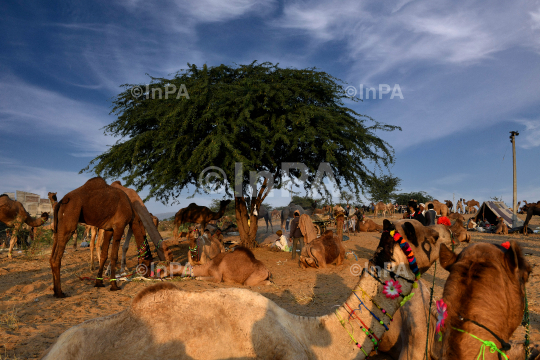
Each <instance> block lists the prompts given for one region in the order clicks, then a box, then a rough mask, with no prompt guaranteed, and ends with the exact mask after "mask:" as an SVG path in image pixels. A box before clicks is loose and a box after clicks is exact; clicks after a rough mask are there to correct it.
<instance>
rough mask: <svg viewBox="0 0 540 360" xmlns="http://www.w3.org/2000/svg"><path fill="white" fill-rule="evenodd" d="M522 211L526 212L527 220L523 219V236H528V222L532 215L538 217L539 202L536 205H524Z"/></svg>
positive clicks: (539, 210)
mask: <svg viewBox="0 0 540 360" xmlns="http://www.w3.org/2000/svg"><path fill="white" fill-rule="evenodd" d="M523 210H524V211H525V212H527V218H525V223H524V224H523V234H525V235H529V231H528V230H527V228H528V226H529V221H531V218H532V217H533V215H537V216H540V201H538V202H537V203H536V204H534V203H529V204H525V205H524V206H523Z"/></svg>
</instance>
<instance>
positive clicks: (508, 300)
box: [438, 241, 532, 359]
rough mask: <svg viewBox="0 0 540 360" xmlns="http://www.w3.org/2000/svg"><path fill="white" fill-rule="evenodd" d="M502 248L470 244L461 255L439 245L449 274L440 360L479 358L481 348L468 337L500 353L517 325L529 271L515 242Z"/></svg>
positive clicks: (442, 259) (446, 286)
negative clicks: (488, 345)
mask: <svg viewBox="0 0 540 360" xmlns="http://www.w3.org/2000/svg"><path fill="white" fill-rule="evenodd" d="M503 245H505V246H504V247H503V246H496V245H492V244H486V243H479V244H473V245H470V246H468V247H467V248H466V249H464V250H463V251H462V252H461V253H460V254H459V256H458V255H456V254H454V253H453V252H452V251H450V250H448V248H446V247H445V246H441V252H440V258H441V265H442V267H443V268H445V269H446V270H448V271H449V272H450V275H449V276H448V279H447V280H446V284H445V286H444V292H443V299H444V301H445V303H446V305H447V307H448V318H447V319H446V320H445V326H444V329H443V338H442V343H440V344H438V345H439V354H440V355H442V357H443V358H448V359H473V358H475V357H476V356H478V353H479V351H480V346H481V345H482V344H481V343H480V342H479V340H476V339H474V338H473V337H472V336H470V335H469V334H473V335H474V336H476V337H478V338H480V339H482V340H487V341H492V342H494V343H495V344H496V346H497V348H499V349H501V348H503V347H504V343H502V341H504V342H508V340H509V339H510V337H511V336H512V334H513V333H514V331H515V330H516V328H517V327H518V326H519V325H520V324H521V320H522V318H523V310H524V306H525V301H524V289H525V283H527V281H528V280H529V274H530V272H531V271H532V267H531V266H530V265H529V263H528V262H527V260H526V259H525V257H524V256H523V255H522V253H521V248H520V247H519V245H518V244H517V242H516V241H511V242H507V243H505V244H503ZM494 314H496V316H494ZM468 319H472V320H473V321H471V320H468ZM478 324H480V325H482V326H484V327H482V326H479V325H478ZM486 328H487V329H489V331H488V330H487V329H486ZM456 329H459V330H462V331H465V332H467V333H464V332H461V331H459V330H456ZM494 334H496V336H494ZM497 337H498V338H497ZM496 356H497V355H496V354H493V355H492V356H491V357H489V358H490V359H495V358H496Z"/></svg>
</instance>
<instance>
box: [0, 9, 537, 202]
mask: <svg viewBox="0 0 540 360" xmlns="http://www.w3.org/2000/svg"><path fill="white" fill-rule="evenodd" d="M0 19H1V21H0V28H1V31H2V36H1V37H0V48H1V49H2V51H1V52H0V86H1V88H2V89H3V92H2V96H0V134H1V138H0V139H1V141H0V169H1V170H0V192H9V191H15V190H25V191H31V192H36V193H38V194H40V195H42V196H46V194H47V192H48V191H54V192H58V194H59V195H60V196H62V195H64V194H65V193H67V192H68V191H70V190H73V189H74V188H76V187H78V186H80V185H82V184H83V183H84V182H85V181H86V180H87V179H88V178H89V177H91V175H90V174H83V175H79V174H78V172H79V170H80V169H82V168H84V167H85V166H86V165H87V164H88V162H89V161H90V160H91V159H92V158H93V157H95V156H96V155H98V154H100V153H101V152H103V151H104V150H106V148H107V145H110V144H112V143H113V141H114V139H112V138H110V137H106V136H104V135H103V130H102V129H101V128H102V127H103V126H105V125H106V124H108V123H110V122H112V121H113V120H114V118H113V117H112V116H111V115H109V111H110V105H111V98H113V97H114V96H115V95H116V94H118V93H119V91H120V90H121V89H120V87H119V86H120V85H122V84H125V83H145V82H147V81H148V77H147V76H146V75H145V74H146V73H148V74H150V75H152V76H156V77H160V76H167V75H168V74H171V73H174V72H176V71H177V70H179V69H182V68H185V67H186V64H187V63H188V62H189V63H193V64H196V65H199V66H202V65H203V64H205V63H206V64H208V65H210V66H213V65H219V64H222V63H223V64H229V65H232V64H233V63H240V64H245V63H250V62H252V61H253V60H258V61H270V62H274V63H277V62H279V63H280V65H281V66H292V67H297V68H305V67H313V66H315V67H317V68H319V69H321V70H323V71H326V72H328V73H330V74H332V75H334V76H336V77H338V78H340V79H342V80H344V81H345V82H347V83H348V84H349V85H350V86H354V87H355V88H356V89H357V92H358V91H359V90H360V84H363V86H364V89H365V88H367V87H375V88H378V87H379V84H388V85H390V87H391V88H393V87H394V86H395V85H396V84H398V85H399V88H400V90H401V92H402V95H403V98H402V99H401V98H400V97H394V98H393V99H390V94H386V95H383V96H382V99H378V98H377V99H369V100H364V101H363V102H361V103H352V102H351V104H350V106H351V107H352V108H354V109H355V110H357V111H358V112H360V113H362V114H367V115H369V116H371V117H373V118H374V119H376V120H377V121H380V122H384V123H388V124H393V125H398V126H401V127H402V128H403V131H401V132H394V133H390V134H388V133H381V134H380V135H381V137H383V138H384V139H385V140H387V141H389V142H390V143H391V144H392V146H393V147H394V148H395V150H396V164H395V165H394V166H393V167H392V168H391V169H390V170H391V172H392V173H393V174H394V175H396V176H398V177H400V178H401V179H402V180H403V182H402V186H401V189H402V190H403V191H418V190H425V191H427V192H428V193H430V194H431V195H433V196H435V197H436V198H438V199H439V200H443V199H451V198H452V196H453V194H454V193H455V196H456V198H460V197H464V198H467V199H469V198H473V197H474V198H475V199H477V200H480V201H481V200H487V199H489V197H491V196H499V197H500V196H502V197H503V199H504V200H505V202H506V203H508V204H510V203H511V201H512V152H511V148H510V146H509V144H510V142H509V138H508V136H509V131H511V130H518V131H520V136H519V137H518V138H517V144H518V145H517V154H518V198H519V199H520V200H523V199H527V200H529V201H532V200H534V201H537V200H539V199H540V184H539V181H538V179H539V178H540V169H539V168H538V164H539V163H540V152H539V151H538V150H539V146H540V115H539V114H540V96H539V94H540V91H539V90H540V3H539V2H538V1H512V2H508V1H489V2H487V1H467V2H465V1H457V2H456V1H409V0H401V1H392V2H388V1H358V0H354V1H348V0H345V1H339V2H331V1H324V0H321V1H285V2H281V1H268V0H264V1H257V0H233V1H220V0H202V1H196V2H195V1H178V2H174V1H168V2H149V1H137V0H131V1H116V2H115V1H110V2H106V1H92V2H58V3H56V4H55V5H49V4H45V3H40V2H36V1H18V2H16V3H15V2H2V3H1V4H0ZM364 91H365V90H364ZM364 97H365V92H364ZM503 156H505V157H504V160H503ZM143 195H144V194H143ZM188 195H190V194H189V193H187V192H186V193H183V197H182V198H180V199H178V200H179V201H180V205H174V206H165V205H163V204H161V203H158V202H155V201H153V200H150V201H149V202H148V203H147V206H148V207H149V209H150V211H152V212H154V213H161V212H168V211H176V210H177V209H179V208H180V207H183V206H186V205H187V204H189V203H190V202H193V201H195V202H197V203H199V204H208V203H209V201H210V198H211V197H210V196H197V197H195V198H193V199H186V197H187V196H188ZM213 197H214V198H217V197H220V195H213ZM268 201H269V202H270V203H271V204H272V205H274V206H278V205H283V204H285V203H288V201H289V199H288V198H286V197H283V196H281V192H279V194H276V195H275V196H274V197H272V198H270V199H268Z"/></svg>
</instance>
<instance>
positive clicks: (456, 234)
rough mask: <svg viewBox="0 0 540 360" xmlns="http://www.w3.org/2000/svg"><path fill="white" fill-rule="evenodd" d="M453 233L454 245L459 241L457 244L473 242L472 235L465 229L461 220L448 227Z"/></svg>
mask: <svg viewBox="0 0 540 360" xmlns="http://www.w3.org/2000/svg"><path fill="white" fill-rule="evenodd" d="M448 228H449V229H450V231H451V232H452V243H454V242H455V241H456V240H457V243H458V244H459V243H462V242H466V243H469V242H471V234H469V233H468V232H467V230H466V229H465V225H464V224H463V221H462V220H461V219H456V221H455V222H454V223H453V224H452V226H449V227H448Z"/></svg>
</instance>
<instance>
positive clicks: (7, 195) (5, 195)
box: [0, 194, 8, 198]
mask: <svg viewBox="0 0 540 360" xmlns="http://www.w3.org/2000/svg"><path fill="white" fill-rule="evenodd" d="M2 196H8V195H7V194H2V195H0V198H1V197H2Z"/></svg>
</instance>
